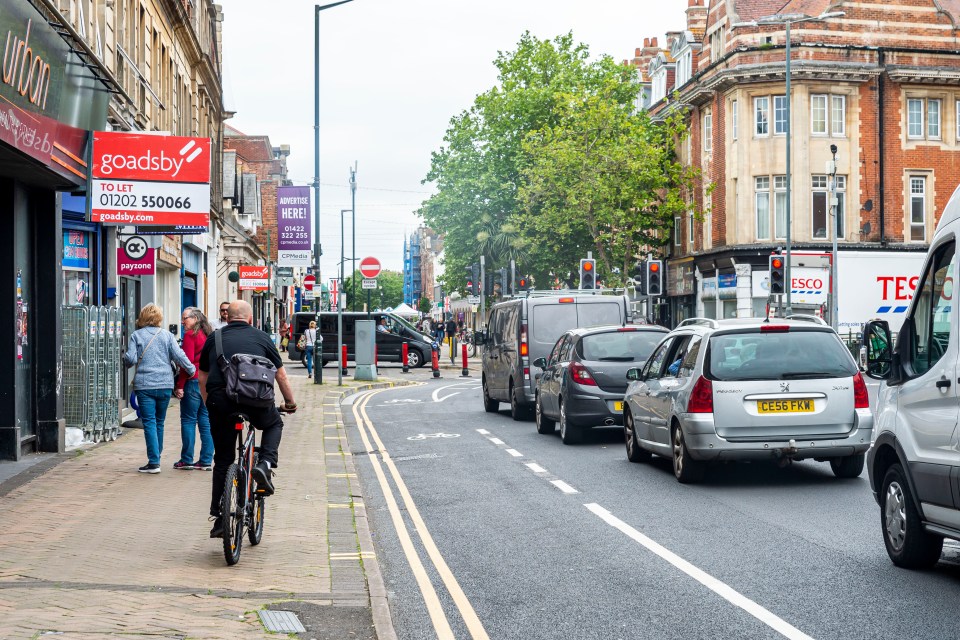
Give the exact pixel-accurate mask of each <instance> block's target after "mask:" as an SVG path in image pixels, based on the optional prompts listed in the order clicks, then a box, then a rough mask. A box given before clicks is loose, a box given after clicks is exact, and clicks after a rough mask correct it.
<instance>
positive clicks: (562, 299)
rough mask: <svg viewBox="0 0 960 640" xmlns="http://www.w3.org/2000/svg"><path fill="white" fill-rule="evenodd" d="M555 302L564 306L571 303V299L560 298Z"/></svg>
mask: <svg viewBox="0 0 960 640" xmlns="http://www.w3.org/2000/svg"><path fill="white" fill-rule="evenodd" d="M557 302H559V303H560V304H565V303H567V302H573V298H560V299H559V300H557Z"/></svg>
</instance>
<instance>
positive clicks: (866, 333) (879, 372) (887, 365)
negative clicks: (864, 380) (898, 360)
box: [863, 320, 893, 380]
mask: <svg viewBox="0 0 960 640" xmlns="http://www.w3.org/2000/svg"><path fill="white" fill-rule="evenodd" d="M863 345H864V347H866V350H867V371H866V374H867V377H869V378H873V379H874V380H886V379H887V378H889V377H890V373H891V371H892V369H893V366H892V365H893V341H892V340H891V337H890V324H889V323H888V322H887V321H886V320H871V321H870V322H868V323H867V324H866V326H865V327H864V329H863Z"/></svg>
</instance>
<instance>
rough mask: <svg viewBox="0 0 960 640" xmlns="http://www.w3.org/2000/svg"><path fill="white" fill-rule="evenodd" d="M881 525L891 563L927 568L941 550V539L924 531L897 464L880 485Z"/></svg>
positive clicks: (908, 567)
mask: <svg viewBox="0 0 960 640" xmlns="http://www.w3.org/2000/svg"><path fill="white" fill-rule="evenodd" d="M880 526H881V530H882V531H883V544H884V546H886V548H887V555H889V556H890V559H891V560H892V561H893V564H895V565H897V566H898V567H903V568H904V569H929V568H930V567H932V566H933V565H935V564H937V561H938V560H939V559H940V553H941V552H942V551H943V538H942V537H941V536H938V535H934V534H932V533H927V532H926V531H924V530H923V523H922V522H921V520H920V514H919V513H918V512H917V507H916V505H915V504H914V502H913V496H912V495H911V494H910V487H908V486H907V481H906V475H905V474H904V472H903V467H901V466H900V465H899V464H895V465H893V466H891V467H890V468H889V469H888V470H887V473H886V475H885V476H884V477H883V484H881V485H880Z"/></svg>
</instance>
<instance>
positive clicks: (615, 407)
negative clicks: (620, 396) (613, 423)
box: [613, 401, 623, 411]
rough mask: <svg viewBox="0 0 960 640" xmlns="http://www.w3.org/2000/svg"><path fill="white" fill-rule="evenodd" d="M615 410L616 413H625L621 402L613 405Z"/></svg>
mask: <svg viewBox="0 0 960 640" xmlns="http://www.w3.org/2000/svg"><path fill="white" fill-rule="evenodd" d="M613 410H614V411H623V403H622V402H620V401H615V402H614V403H613Z"/></svg>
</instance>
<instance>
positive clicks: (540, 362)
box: [533, 358, 547, 369]
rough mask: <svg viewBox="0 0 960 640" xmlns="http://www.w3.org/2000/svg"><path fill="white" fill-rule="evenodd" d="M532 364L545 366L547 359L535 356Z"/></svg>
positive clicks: (543, 367) (542, 367)
mask: <svg viewBox="0 0 960 640" xmlns="http://www.w3.org/2000/svg"><path fill="white" fill-rule="evenodd" d="M533 366H535V367H540V368H541V369H546V368H547V359H546V358H537V359H536V360H534V361H533Z"/></svg>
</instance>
